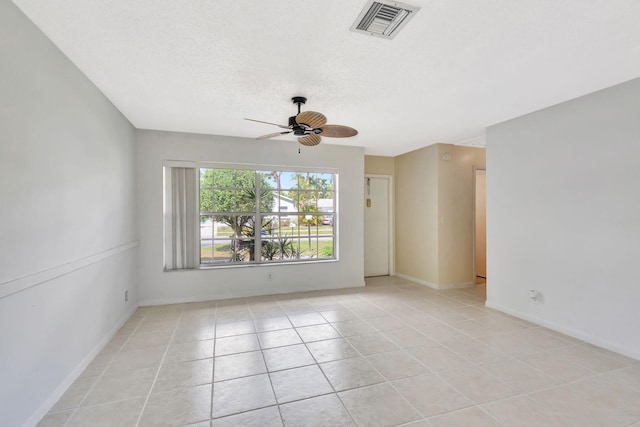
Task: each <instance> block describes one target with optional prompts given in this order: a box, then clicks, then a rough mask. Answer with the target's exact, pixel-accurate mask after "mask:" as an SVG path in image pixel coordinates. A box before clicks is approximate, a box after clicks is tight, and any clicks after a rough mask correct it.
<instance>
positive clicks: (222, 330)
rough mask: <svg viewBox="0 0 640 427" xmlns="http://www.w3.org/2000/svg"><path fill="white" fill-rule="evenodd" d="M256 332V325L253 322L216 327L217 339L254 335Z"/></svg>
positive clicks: (223, 324) (231, 323) (245, 321)
mask: <svg viewBox="0 0 640 427" xmlns="http://www.w3.org/2000/svg"><path fill="white" fill-rule="evenodd" d="M255 331H256V328H255V325H254V324H253V321H251V320H243V321H240V322H230V323H221V324H218V325H216V337H217V338H223V337H230V336H233V335H243V334H252V333H254V332H255Z"/></svg>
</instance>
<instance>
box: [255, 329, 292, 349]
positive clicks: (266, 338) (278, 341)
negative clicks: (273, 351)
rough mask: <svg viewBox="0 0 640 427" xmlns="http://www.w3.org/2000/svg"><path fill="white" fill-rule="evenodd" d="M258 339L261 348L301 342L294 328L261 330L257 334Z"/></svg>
mask: <svg viewBox="0 0 640 427" xmlns="http://www.w3.org/2000/svg"><path fill="white" fill-rule="evenodd" d="M258 339H259V340H260V346H261V347H262V348H273V347H284V346H287V345H293V344H301V343H302V340H301V339H300V337H299V336H298V333H297V332H296V331H295V329H283V330H280V331H269V332H262V333H259V334H258Z"/></svg>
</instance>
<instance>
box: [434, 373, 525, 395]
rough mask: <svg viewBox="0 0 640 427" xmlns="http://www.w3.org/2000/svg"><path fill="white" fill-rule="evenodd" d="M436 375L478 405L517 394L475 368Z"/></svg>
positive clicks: (511, 388) (514, 390)
mask: <svg viewBox="0 0 640 427" xmlns="http://www.w3.org/2000/svg"><path fill="white" fill-rule="evenodd" d="M438 375H439V376H440V378H442V379H444V380H445V381H446V382H448V383H449V384H451V385H452V386H453V387H455V388H456V390H458V391H460V392H461V393H462V394H464V395H465V396H466V397H468V398H469V399H471V400H473V401H474V402H475V403H478V404H480V403H486V402H491V401H492V400H498V399H503V398H505V397H509V396H513V395H515V394H517V393H518V391H517V390H516V389H514V388H513V387H510V386H508V385H507V384H505V383H503V382H502V381H500V380H498V378H496V377H495V376H493V375H491V374H489V373H487V372H484V371H482V370H480V369H478V368H476V367H466V368H460V369H450V370H448V371H440V372H438Z"/></svg>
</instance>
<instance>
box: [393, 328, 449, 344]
mask: <svg viewBox="0 0 640 427" xmlns="http://www.w3.org/2000/svg"><path fill="white" fill-rule="evenodd" d="M382 334H383V335H384V336H385V337H387V338H389V339H390V340H391V341H393V342H394V343H396V344H397V345H398V347H400V348H409V347H419V346H422V345H427V344H429V345H435V344H436V342H435V341H433V340H432V339H431V338H429V337H427V336H426V335H424V334H422V333H420V332H418V331H416V330H415V329H412V328H406V327H405V328H399V329H392V330H389V331H386V332H383V333H382Z"/></svg>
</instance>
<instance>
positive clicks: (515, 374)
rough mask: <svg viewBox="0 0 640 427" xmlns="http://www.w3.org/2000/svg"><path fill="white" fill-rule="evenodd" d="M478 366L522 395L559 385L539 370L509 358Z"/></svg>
mask: <svg viewBox="0 0 640 427" xmlns="http://www.w3.org/2000/svg"><path fill="white" fill-rule="evenodd" d="M478 366H479V367H480V368H482V369H484V370H485V371H487V372H489V373H490V374H492V375H494V376H496V377H497V378H498V379H500V380H502V381H503V382H504V383H505V384H508V385H509V386H511V387H512V388H514V389H516V390H517V391H518V392H520V393H531V392H533V391H536V390H542V389H544V388H548V387H552V386H554V385H557V384H558V381H556V380H554V379H552V378H551V377H549V376H547V375H545V374H544V373H542V372H540V371H538V370H537V369H535V368H532V367H531V366H529V365H526V364H524V363H522V362H519V361H517V360H515V359H512V358H508V357H507V358H503V359H499V360H497V361H495V362H490V363H483V364H480V365H478Z"/></svg>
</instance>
